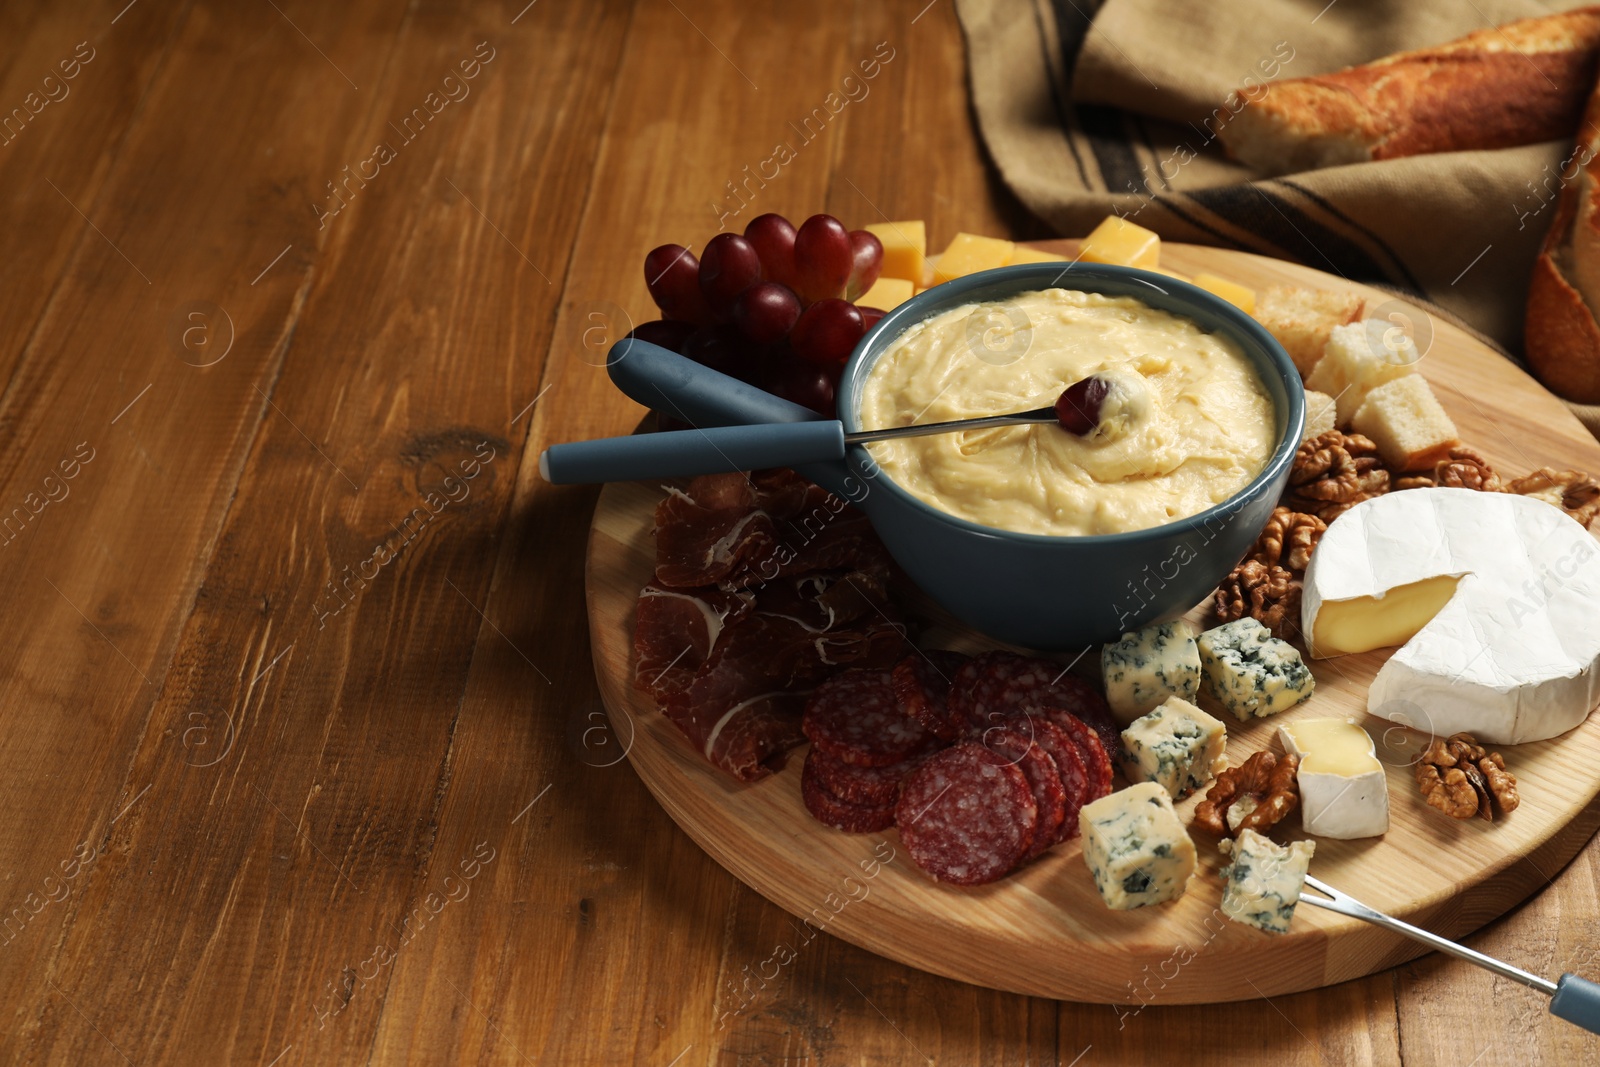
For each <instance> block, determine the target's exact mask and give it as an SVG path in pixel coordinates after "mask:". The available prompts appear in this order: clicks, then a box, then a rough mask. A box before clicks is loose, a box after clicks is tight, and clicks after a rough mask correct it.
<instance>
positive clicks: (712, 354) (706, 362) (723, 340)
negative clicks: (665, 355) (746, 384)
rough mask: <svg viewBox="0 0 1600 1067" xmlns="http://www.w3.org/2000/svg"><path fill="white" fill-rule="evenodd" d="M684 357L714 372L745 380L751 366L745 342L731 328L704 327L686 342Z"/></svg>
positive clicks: (691, 335)
mask: <svg viewBox="0 0 1600 1067" xmlns="http://www.w3.org/2000/svg"><path fill="white" fill-rule="evenodd" d="M683 355H685V356H687V357H689V358H690V359H692V360H694V361H695V362H696V363H699V364H701V365H702V366H706V367H710V368H711V369H712V370H718V371H721V372H722V373H723V374H731V375H733V376H734V377H735V378H743V377H744V371H745V368H746V367H747V365H748V364H749V362H750V361H749V359H747V358H746V356H747V353H746V352H745V345H744V340H743V338H741V337H740V336H739V333H738V331H737V330H735V329H733V327H731V326H702V327H700V329H698V330H696V331H695V332H694V333H692V334H690V335H689V339H688V340H687V341H685V342H684V346H683Z"/></svg>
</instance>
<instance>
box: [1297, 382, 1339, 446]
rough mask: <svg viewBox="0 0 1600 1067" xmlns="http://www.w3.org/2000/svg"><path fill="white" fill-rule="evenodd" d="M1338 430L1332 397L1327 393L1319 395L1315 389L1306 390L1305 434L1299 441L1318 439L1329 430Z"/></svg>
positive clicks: (1337, 419)
mask: <svg viewBox="0 0 1600 1067" xmlns="http://www.w3.org/2000/svg"><path fill="white" fill-rule="evenodd" d="M1338 428H1339V415H1338V407H1337V406H1336V405H1335V404H1334V402H1333V397H1331V396H1329V395H1328V394H1327V393H1319V392H1317V391H1316V390H1315V389H1307V390H1306V432H1305V433H1304V434H1303V435H1302V436H1301V438H1300V440H1302V441H1309V440H1310V439H1311V438H1313V437H1320V436H1321V435H1322V434H1325V433H1327V432H1328V431H1329V430H1336V429H1338Z"/></svg>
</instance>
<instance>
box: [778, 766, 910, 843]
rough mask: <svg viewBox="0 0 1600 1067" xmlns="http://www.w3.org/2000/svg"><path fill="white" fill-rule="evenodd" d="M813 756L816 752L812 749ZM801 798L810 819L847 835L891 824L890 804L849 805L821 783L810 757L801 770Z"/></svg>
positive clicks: (891, 807)
mask: <svg viewBox="0 0 1600 1067" xmlns="http://www.w3.org/2000/svg"><path fill="white" fill-rule="evenodd" d="M812 755H816V750H815V749H813V750H812ZM800 798H801V799H802V800H803V801H805V805H806V810H807V811H809V812H810V813H811V817H812V818H814V819H816V820H817V821H818V822H820V823H822V824H823V825H824V826H831V827H833V828H834V829H835V830H843V831H844V832H845V833H847V834H870V833H874V832H876V831H878V830H887V829H888V828H889V827H891V826H893V825H894V813H895V807H894V804H893V803H889V804H851V803H849V802H847V801H844V800H840V799H839V798H838V797H836V796H834V795H833V794H832V793H831V792H829V791H828V788H827V786H825V785H823V784H822V781H821V780H820V779H819V778H818V776H817V771H816V764H815V763H813V762H812V760H811V757H810V756H807V757H806V762H805V766H804V767H803V768H801V770H800Z"/></svg>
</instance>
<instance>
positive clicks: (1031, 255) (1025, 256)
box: [1006, 245, 1067, 267]
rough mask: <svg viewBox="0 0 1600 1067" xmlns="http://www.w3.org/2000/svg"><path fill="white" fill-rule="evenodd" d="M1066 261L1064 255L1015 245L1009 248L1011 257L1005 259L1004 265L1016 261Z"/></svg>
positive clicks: (1009, 265)
mask: <svg viewBox="0 0 1600 1067" xmlns="http://www.w3.org/2000/svg"><path fill="white" fill-rule="evenodd" d="M1066 261H1067V257H1066V256H1058V255H1056V254H1055V253H1054V252H1041V251H1040V250H1039V249H1037V248H1029V247H1028V246H1027V245H1017V246H1016V247H1015V248H1013V249H1012V250H1011V258H1010V259H1008V260H1006V266H1008V267H1012V266H1015V265H1017V264H1018V263H1065V262H1066Z"/></svg>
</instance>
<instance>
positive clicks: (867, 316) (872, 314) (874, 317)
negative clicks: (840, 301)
mask: <svg viewBox="0 0 1600 1067" xmlns="http://www.w3.org/2000/svg"><path fill="white" fill-rule="evenodd" d="M856 310H857V311H859V312H861V321H862V322H864V323H866V326H867V329H869V330H870V329H872V328H873V327H874V326H876V325H878V320H879V319H881V318H883V317H884V316H885V315H887V314H889V313H888V312H887V311H885V310H883V309H882V308H864V307H857V308H856Z"/></svg>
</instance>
